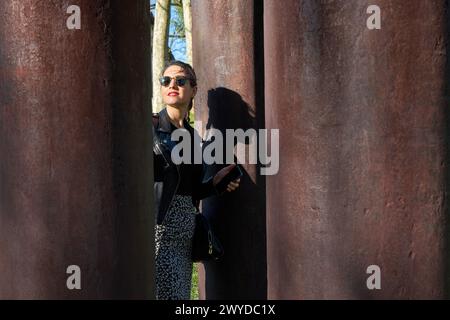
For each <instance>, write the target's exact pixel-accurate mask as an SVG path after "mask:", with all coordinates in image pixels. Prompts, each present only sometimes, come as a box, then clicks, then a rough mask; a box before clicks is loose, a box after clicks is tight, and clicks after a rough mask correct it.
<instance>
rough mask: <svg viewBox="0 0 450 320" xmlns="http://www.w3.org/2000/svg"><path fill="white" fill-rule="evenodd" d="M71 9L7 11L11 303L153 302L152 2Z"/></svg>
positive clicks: (6, 261)
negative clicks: (76, 273)
mask: <svg viewBox="0 0 450 320" xmlns="http://www.w3.org/2000/svg"><path fill="white" fill-rule="evenodd" d="M70 4H71V3H69V2H68V1H32V0H23V1H14V0H6V1H2V2H1V3H0V298H9V299H15V298H38V299H48V298H50V299H68V298H152V297H153V242H152V241H153V240H152V239H153V236H152V230H153V217H152V212H153V210H151V206H152V201H153V198H152V179H153V175H152V170H151V168H152V154H151V121H150V117H151V114H150V112H151V111H150V108H149V102H150V92H151V90H150V86H151V84H150V83H151V81H150V74H151V72H150V71H151V69H150V63H149V55H150V40H149V39H150V34H149V31H150V18H149V6H148V1H115V0H114V1H99V0H97V1H92V0H79V1H77V3H76V4H77V5H78V6H79V7H80V8H81V30H68V29H67V27H66V19H67V18H68V17H69V14H67V13H66V10H67V7H68V6H69V5H70ZM69 265H78V266H79V267H80V268H81V287H82V289H81V290H68V289H67V287H66V279H67V278H68V277H69V275H68V274H66V269H67V267H68V266H69Z"/></svg>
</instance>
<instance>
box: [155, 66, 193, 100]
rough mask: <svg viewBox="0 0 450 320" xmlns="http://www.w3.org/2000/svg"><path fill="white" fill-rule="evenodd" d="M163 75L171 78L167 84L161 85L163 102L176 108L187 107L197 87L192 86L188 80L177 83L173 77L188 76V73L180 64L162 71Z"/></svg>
mask: <svg viewBox="0 0 450 320" xmlns="http://www.w3.org/2000/svg"><path fill="white" fill-rule="evenodd" d="M163 77H170V78H171V80H170V83H169V85H168V86H163V85H161V95H162V99H163V102H164V104H166V105H168V106H172V107H176V108H183V107H187V106H188V105H189V102H190V101H191V99H192V98H193V97H194V95H195V93H196V92H197V88H196V87H194V88H192V87H191V82H190V81H189V80H187V81H186V83H185V84H184V85H183V86H180V85H177V83H176V81H175V78H178V77H186V78H189V75H188V74H186V72H185V71H184V70H183V68H182V67H180V66H170V67H168V68H167V69H166V71H164V74H163Z"/></svg>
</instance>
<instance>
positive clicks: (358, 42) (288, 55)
mask: <svg viewBox="0 0 450 320" xmlns="http://www.w3.org/2000/svg"><path fill="white" fill-rule="evenodd" d="M370 4H377V5H378V6H379V7H380V9H381V29H380V30H369V29H368V28H367V26H366V20H367V19H368V18H369V16H370V14H367V13H366V10H367V7H368V6H369V5H370ZM447 6H448V2H446V1H421V0H413V1H408V2H401V1H392V0H380V1H375V2H369V1H359V0H352V1H315V0H302V1H298V0H288V1H275V0H266V1H264V45H265V108H266V109H265V110H266V114H265V115H266V126H267V128H280V150H281V152H280V172H279V174H278V175H277V176H270V177H268V178H267V217H268V219H267V239H268V253H267V255H268V256H267V259H268V297H269V298H271V299H310V298H336V299H347V298H349V299H360V298H373V299H379V298H383V299H404V298H412V299H414V298H426V299H429V298H443V297H444V294H445V290H444V289H445V282H446V278H448V274H446V259H448V253H447V252H448V247H447V245H446V241H447V239H448V228H447V227H446V224H445V222H446V219H445V218H446V214H447V210H448V206H447V202H446V198H445V195H446V193H447V182H446V180H445V179H446V177H447V171H446V170H448V155H447V154H446V152H447V150H446V145H447V143H448V141H447V139H448V131H447V130H446V127H445V119H446V117H447V116H448V115H447V113H448V111H446V109H448V107H449V105H448V96H447V99H446V98H445V95H446V93H445V91H444V88H445V87H446V86H447V88H448V80H449V77H448V72H446V45H448V31H447V26H446V19H448V17H446V7H447ZM447 70H448V67H447ZM371 265H377V266H379V267H380V270H381V289H380V290H377V289H375V290H369V289H368V287H367V285H366V280H367V279H368V277H369V276H370V274H367V273H366V271H367V268H368V267H369V266H371ZM371 274H372V273H371Z"/></svg>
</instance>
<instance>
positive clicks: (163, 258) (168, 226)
mask: <svg viewBox="0 0 450 320" xmlns="http://www.w3.org/2000/svg"><path fill="white" fill-rule="evenodd" d="M196 212H197V210H196V209H195V207H194V205H193V204H192V197H191V196H182V195H175V197H174V199H173V201H172V203H171V205H170V207H169V209H168V211H167V213H166V215H165V217H164V220H163V222H162V224H156V225H155V245H156V299H158V300H188V299H190V295H191V280H192V258H191V252H192V237H193V234H194V227H195V214H196Z"/></svg>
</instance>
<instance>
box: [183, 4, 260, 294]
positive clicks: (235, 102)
mask: <svg viewBox="0 0 450 320" xmlns="http://www.w3.org/2000/svg"><path fill="white" fill-rule="evenodd" d="M261 10H262V2H260V1H256V2H255V5H254V2H253V1H239V0H232V1H219V0H214V1H206V0H202V1H193V2H192V14H193V18H192V21H193V52H194V54H193V61H194V63H193V64H194V68H195V69H196V73H197V76H198V79H199V80H198V86H199V91H198V94H197V95H196V100H195V112H196V113H195V115H196V121H202V126H200V125H199V123H198V124H197V125H198V127H199V128H200V129H203V130H200V131H201V132H203V133H204V132H205V131H204V130H205V129H206V128H215V129H219V130H220V131H221V132H222V133H223V134H224V136H225V130H226V129H235V128H243V129H244V130H247V129H250V128H253V129H258V128H259V127H260V126H263V125H264V120H263V119H264V118H263V111H264V110H263V104H262V97H263V93H262V92H263V91H262V90H263V87H262V85H263V82H262V79H263V76H264V74H263V69H262V67H263V65H262V56H263V50H262V47H261V46H260V45H261V40H262V11H261ZM255 12H256V14H255ZM255 17H256V18H255ZM258 18H259V19H260V20H258V21H257V19H258ZM255 30H256V32H255ZM247 143H248V142H247ZM243 167H244V169H245V175H244V177H243V178H242V179H241V186H240V187H239V189H238V191H235V192H233V193H231V194H225V195H222V196H219V197H213V198H210V199H207V200H204V201H203V213H204V214H206V215H207V216H208V217H209V218H210V220H211V222H212V225H213V226H214V227H215V230H216V233H217V234H218V237H219V238H220V240H221V241H222V244H223V245H224V250H225V256H224V259H223V260H222V261H221V262H220V263H216V262H209V263H206V264H205V265H204V269H203V268H201V269H202V270H201V271H200V296H201V298H202V299H229V298H235V299H259V298H265V297H266V267H265V266H266V254H265V253H266V247H265V243H266V239H265V200H264V194H265V184H264V179H263V178H262V177H261V176H260V173H259V166H258V165H255V164H248V161H247V164H245V165H243ZM219 168H220V166H216V167H213V168H211V171H212V172H211V174H212V173H213V172H215V171H217V170H218V169H219ZM205 271H206V273H205Z"/></svg>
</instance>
